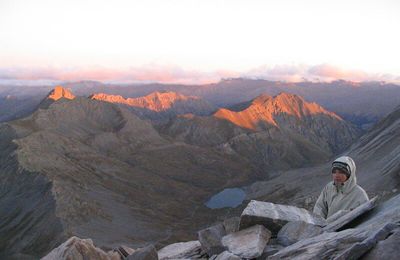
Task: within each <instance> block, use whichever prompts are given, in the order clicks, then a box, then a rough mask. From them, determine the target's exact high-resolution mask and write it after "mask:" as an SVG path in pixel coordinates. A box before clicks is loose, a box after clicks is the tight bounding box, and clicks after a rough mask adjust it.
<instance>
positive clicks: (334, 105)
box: [0, 78, 400, 130]
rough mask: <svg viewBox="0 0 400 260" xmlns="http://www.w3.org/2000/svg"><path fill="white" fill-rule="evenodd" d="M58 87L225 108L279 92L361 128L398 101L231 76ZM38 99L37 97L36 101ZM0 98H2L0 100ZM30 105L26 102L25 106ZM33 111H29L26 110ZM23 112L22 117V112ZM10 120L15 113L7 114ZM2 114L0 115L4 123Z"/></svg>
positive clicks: (390, 90) (352, 89)
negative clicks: (169, 97) (184, 99)
mask: <svg viewBox="0 0 400 260" xmlns="http://www.w3.org/2000/svg"><path fill="white" fill-rule="evenodd" d="M63 86H64V87H65V88H66V89H70V90H72V92H73V93H75V94H76V95H77V96H88V95H91V94H93V93H105V94H109V95H121V96H123V97H124V98H125V99H127V98H138V97H144V96H146V95H149V94H151V93H153V92H157V91H158V92H161V93H162V92H176V93H180V94H183V95H185V96H196V97H200V98H201V99H202V100H203V101H206V102H208V103H210V104H212V105H213V106H214V107H217V108H218V107H228V108H229V107H230V106H232V105H236V104H238V103H241V102H247V101H248V100H252V99H254V98H256V97H257V96H259V95H261V94H268V95H271V96H274V95H277V94H279V93H281V92H286V93H291V94H296V95H299V96H302V97H303V98H304V99H305V100H307V101H308V102H316V103H318V104H320V105H322V106H323V107H324V108H326V109H328V110H329V111H332V112H334V113H336V114H337V115H339V116H340V117H342V118H343V119H345V120H347V121H350V122H352V123H353V124H355V125H357V126H358V127H360V128H362V129H364V130H366V129H368V128H369V127H371V126H372V125H373V124H374V123H376V122H377V121H379V120H380V119H382V118H383V117H384V116H386V115H387V114H389V113H390V112H391V111H393V109H394V108H395V107H396V106H397V105H398V104H399V103H400V87H399V86H398V85H395V84H391V83H385V82H360V83H358V82H351V81H344V80H337V81H332V82H308V81H304V82H297V83H292V82H282V81H268V80H261V79H257V80H256V79H247V78H232V79H223V80H221V81H220V82H217V83H212V84H205V85H179V84H155V83H154V84H111V83H109V84H105V83H101V82H96V81H79V82H65V83H64V84H63ZM51 89H52V86H18V87H15V86H9V85H3V86H0V106H1V105H2V102H3V100H4V98H5V97H7V96H13V97H17V98H19V100H21V101H22V99H24V100H26V99H25V98H26V97H30V98H31V99H33V100H35V101H36V102H37V104H38V103H39V102H40V100H41V99H43V98H44V97H45V96H46V95H47V93H48V92H49V91H50V90H51ZM38 97H40V98H39V99H38ZM2 98H3V99H2ZM25 103H26V102H18V104H14V103H13V104H9V105H10V106H8V107H7V109H6V110H2V111H0V119H1V118H2V116H1V115H2V113H9V112H8V111H12V110H13V111H15V112H16V113H17V115H18V112H20V111H22V110H24V109H25V110H26V108H27V106H26V105H25ZM28 107H29V106H28ZM31 112H32V111H31ZM26 115H27V114H24V115H22V116H26ZM7 118H13V119H15V118H16V117H7ZM7 118H5V119H2V120H3V121H5V120H7Z"/></svg>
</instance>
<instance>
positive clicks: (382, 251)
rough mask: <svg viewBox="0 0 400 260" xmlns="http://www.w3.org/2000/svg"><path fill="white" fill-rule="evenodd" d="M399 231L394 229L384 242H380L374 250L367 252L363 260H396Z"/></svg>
mask: <svg viewBox="0 0 400 260" xmlns="http://www.w3.org/2000/svg"><path fill="white" fill-rule="evenodd" d="M399 241H400V229H396V230H395V232H393V234H392V235H390V236H389V237H388V238H387V239H386V240H383V241H380V242H379V243H378V244H377V245H376V246H375V248H373V249H372V250H371V251H370V252H368V253H367V254H366V255H365V256H364V258H363V260H378V259H386V260H389V259H393V260H395V259H398V256H399Z"/></svg>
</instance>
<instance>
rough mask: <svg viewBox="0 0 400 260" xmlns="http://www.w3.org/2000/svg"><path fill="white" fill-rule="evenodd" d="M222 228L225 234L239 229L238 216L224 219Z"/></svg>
mask: <svg viewBox="0 0 400 260" xmlns="http://www.w3.org/2000/svg"><path fill="white" fill-rule="evenodd" d="M223 224H224V228H225V231H226V233H227V234H230V233H234V232H236V231H239V224H240V218H239V217H232V218H228V219H225V220H224V223H223Z"/></svg>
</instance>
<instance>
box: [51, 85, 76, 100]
mask: <svg viewBox="0 0 400 260" xmlns="http://www.w3.org/2000/svg"><path fill="white" fill-rule="evenodd" d="M46 98H47V99H51V100H54V101H56V100H59V99H60V98H66V99H74V98H75V95H74V94H72V92H71V91H69V90H68V89H66V88H63V87H62V86H56V87H55V88H54V89H53V90H52V91H50V92H49V94H48V95H47V97H46Z"/></svg>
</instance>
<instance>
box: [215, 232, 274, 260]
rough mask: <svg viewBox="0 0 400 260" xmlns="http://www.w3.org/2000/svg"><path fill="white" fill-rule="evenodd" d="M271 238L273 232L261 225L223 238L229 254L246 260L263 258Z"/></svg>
mask: <svg viewBox="0 0 400 260" xmlns="http://www.w3.org/2000/svg"><path fill="white" fill-rule="evenodd" d="M270 238H271V232H270V231H269V230H268V229H266V228H265V227H264V226H261V225H254V226H252V227H249V228H246V229H243V230H240V231H238V232H235V233H232V234H229V235H226V236H224V237H223V238H222V244H223V245H224V246H225V247H227V248H228V250H229V252H231V253H233V254H235V255H237V256H239V257H241V258H246V259H251V258H256V257H259V256H261V254H262V253H263V251H264V248H265V245H266V244H267V243H268V241H269V239H270Z"/></svg>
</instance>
